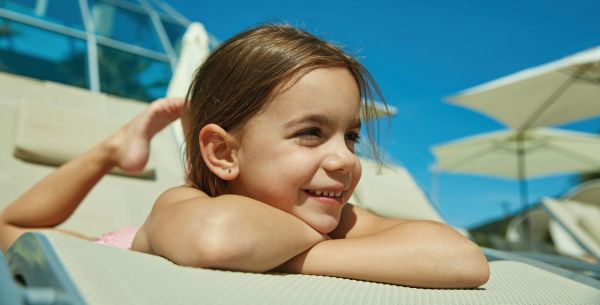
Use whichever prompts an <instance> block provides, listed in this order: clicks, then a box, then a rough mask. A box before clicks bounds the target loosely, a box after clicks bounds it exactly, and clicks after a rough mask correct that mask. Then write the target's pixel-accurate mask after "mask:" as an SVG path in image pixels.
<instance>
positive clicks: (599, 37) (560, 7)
mask: <svg viewBox="0 0 600 305" xmlns="http://www.w3.org/2000/svg"><path fill="white" fill-rule="evenodd" d="M167 2H168V3H169V4H171V6H173V8H175V9H176V10H177V11H179V12H181V13H182V14H183V15H184V16H186V17H187V18H188V19H190V20H192V21H200V22H202V23H203V24H204V25H205V27H206V28H207V30H208V31H209V32H211V33H212V34H213V35H214V36H216V37H218V38H219V39H221V40H225V39H227V38H229V37H231V36H233V35H234V34H236V33H238V32H240V31H242V30H244V29H247V28H249V27H251V26H253V25H257V24H260V23H263V22H286V23H289V24H292V25H296V26H300V27H302V28H305V29H307V30H309V31H310V32H312V33H314V34H316V35H318V36H320V37H323V38H325V39H327V40H330V41H333V42H335V43H337V44H338V45H340V46H342V47H343V48H344V49H345V50H346V51H348V52H350V53H351V54H354V55H355V56H357V57H358V59H359V60H360V61H361V62H362V63H363V64H364V65H365V66H366V67H367V68H368V69H369V71H370V72H371V73H372V74H373V76H374V77H375V79H376V80H377V82H378V83H379V85H380V86H381V88H382V89H383V92H384V95H385V97H386V99H387V102H388V103H389V104H391V105H393V106H395V107H396V108H398V110H399V112H398V115H397V116H396V117H395V118H393V119H392V121H391V123H390V129H389V131H387V133H386V135H387V136H386V141H385V143H384V146H385V148H386V149H387V151H388V152H389V153H390V154H391V156H392V157H393V159H394V160H395V161H396V162H398V163H400V164H402V165H403V166H405V167H406V168H407V169H408V170H409V171H410V173H411V174H412V175H413V177H414V179H415V180H416V182H417V183H418V184H419V185H420V186H421V188H423V190H424V191H425V192H426V193H428V194H429V195H430V196H432V195H433V194H432V192H431V191H432V181H434V180H432V176H431V174H430V172H429V167H430V165H431V164H432V163H434V158H433V155H432V154H431V147H432V146H434V145H436V144H439V143H442V142H446V141H449V140H453V139H457V138H461V137H465V136H469V135H474V134H477V133H481V132H486V131H492V130H498V129H502V128H503V126H502V125H500V124H498V123H496V122H495V121H493V120H491V119H489V118H486V117H484V116H482V115H480V114H478V113H475V112H472V111H469V110H466V109H463V108H460V107H456V106H452V105H449V104H447V103H445V102H444V99H445V97H447V96H449V95H453V94H455V93H457V92H459V91H461V90H464V89H467V88H469V87H472V86H475V85H478V84H481V83H484V82H487V81H490V80H493V79H496V78H499V77H502V76H505V75H508V74H511V73H513V72H517V71H519V70H522V69H525V68H528V67H532V66H536V65H540V64H543V63H546V62H548V61H552V60H555V59H558V58H560V57H563V56H567V55H570V54H572V53H574V52H577V51H581V50H584V49H586V48H590V47H594V46H597V45H600V22H598V20H599V19H600V18H599V17H598V12H600V1H597V0H581V1H579V0H575V1H552V0H549V1H539V0H536V1H522V0H521V1H516V0H508V1H477V0H468V1H427V0H425V1H360V2H358V1H357V2H353V1H259V0H258V1H191V0H167ZM566 128H570V129H577V130H582V131H591V132H598V131H600V120H599V119H593V120H589V121H586V122H583V123H578V124H572V125H569V126H566ZM436 177H437V178H436V181H437V185H438V192H437V196H433V197H437V199H438V200H437V202H438V208H439V210H440V212H441V213H442V215H443V216H444V217H445V218H446V219H447V220H448V222H449V223H450V224H453V225H457V226H472V225H474V224H477V223H481V222H483V221H487V220H489V219H491V218H495V217H499V216H501V215H503V214H504V213H505V208H503V206H505V207H506V208H508V211H511V212H515V211H517V210H518V209H519V206H520V205H519V201H518V192H517V182H516V181H511V180H501V179H493V178H486V177H477V176H464V175H454V174H441V175H438V176H436ZM573 180H574V178H573V177H572V176H562V177H552V178H543V179H536V180H532V181H530V183H529V186H530V198H531V201H532V202H533V201H535V200H536V199H537V198H539V197H540V196H555V195H557V194H560V193H562V192H564V191H566V190H568V189H569V188H570V187H571V186H572V185H573Z"/></svg>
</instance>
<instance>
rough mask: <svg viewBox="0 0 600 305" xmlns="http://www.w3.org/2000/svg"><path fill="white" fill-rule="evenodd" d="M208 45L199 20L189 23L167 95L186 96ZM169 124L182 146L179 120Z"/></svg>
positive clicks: (181, 131) (182, 139)
mask: <svg viewBox="0 0 600 305" xmlns="http://www.w3.org/2000/svg"><path fill="white" fill-rule="evenodd" d="M208 46H209V37H208V33H207V32H206V30H205V29H204V26H203V25H202V24H201V23H199V22H193V23H191V24H190V25H189V26H188V28H187V30H186V31H185V34H184V35H183V40H182V43H181V51H180V53H179V59H178V60H177V67H176V68H175V71H173V77H172V78H171V82H170V83H169V88H168V89H167V96H168V97H181V98H185V97H186V94H187V91H188V88H189V87H190V85H191V83H192V78H193V77H194V73H195V72H196V69H198V67H199V66H200V65H201V64H202V63H203V62H204V60H205V59H206V57H207V56H208V54H209V53H210V50H209V47H208ZM171 126H172V131H173V134H174V135H175V141H176V142H177V146H178V147H180V148H183V144H184V135H183V127H182V125H181V120H177V122H175V123H174V124H172V125H171ZM181 161H182V162H184V161H183V149H182V150H181Z"/></svg>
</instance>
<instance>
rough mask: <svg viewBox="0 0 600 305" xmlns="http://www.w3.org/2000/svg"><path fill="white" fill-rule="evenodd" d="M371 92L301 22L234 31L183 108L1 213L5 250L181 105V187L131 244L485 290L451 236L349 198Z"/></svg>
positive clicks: (139, 153) (194, 261) (274, 266)
mask: <svg viewBox="0 0 600 305" xmlns="http://www.w3.org/2000/svg"><path fill="white" fill-rule="evenodd" d="M373 90H375V91H377V89H376V86H375V85H374V83H373V81H372V80H371V77H370V76H369V74H368V73H367V72H366V70H365V69H364V68H363V67H362V66H361V65H360V64H359V63H358V62H357V61H356V60H354V59H353V58H351V57H349V56H347V55H346V54H344V53H343V52H342V51H341V50H340V49H338V48H337V47H335V46H333V45H331V44H329V43H327V42H324V41H322V40H320V39H318V38H316V37H314V36H312V35H310V34H308V33H306V32H304V31H302V30H298V29H294V28H292V27H288V26H274V25H268V26H262V27H258V28H255V29H252V30H249V31H247V32H244V33H241V34H239V35H237V36H235V37H233V38H232V39H230V40H229V41H227V42H225V43H223V44H222V45H221V46H220V47H219V48H218V49H217V50H215V51H214V52H213V53H212V54H211V55H210V56H209V57H208V58H207V60H206V61H205V63H204V64H203V65H202V66H201V67H200V69H199V70H198V71H197V73H196V75H195V78H194V81H193V83H192V85H191V87H190V90H189V92H188V97H187V102H186V103H185V106H182V103H183V102H182V101H179V100H175V99H171V100H161V101H157V102H155V103H153V104H152V105H151V106H150V107H149V109H148V110H147V111H146V112H144V113H142V114H141V115H139V116H138V117H137V118H135V119H134V120H133V121H131V122H130V123H129V124H127V125H126V126H124V127H123V128H122V129H121V130H119V131H118V132H117V133H116V134H114V135H113V136H112V137H110V138H109V139H107V140H106V141H105V142H103V143H101V144H99V145H98V146H97V147H95V148H93V149H92V150H90V151H89V152H87V153H86V154H84V155H82V156H80V157H78V158H77V159H75V160H72V161H70V162H69V163H67V164H65V165H64V166H62V167H60V168H59V169H57V170H56V171H55V172H54V173H52V174H51V175H50V176H48V177H46V178H44V180H42V181H41V182H40V183H38V184H37V185H36V186H34V187H33V188H32V189H30V190H29V191H28V192H26V193H25V194H24V195H22V196H21V197H20V198H18V199H17V200H16V201H15V202H14V203H12V204H11V205H10V206H9V207H7V208H6V209H5V210H4V211H3V212H2V214H1V215H0V217H1V218H0V220H1V223H0V224H1V225H2V228H1V230H0V232H2V233H1V234H0V237H1V239H0V241H1V242H2V247H3V249H4V250H6V249H7V248H8V246H9V245H10V244H11V243H12V242H13V241H14V240H15V239H16V238H17V237H18V236H19V235H20V234H22V233H24V232H26V231H31V230H33V229H34V228H41V227H53V226H56V225H58V224H60V223H61V222H63V221H64V220H65V219H66V218H68V217H69V215H71V213H72V212H73V211H74V209H75V208H76V207H77V205H78V204H79V203H80V201H81V200H82V198H83V197H84V196H85V195H86V194H87V192H88V191H89V190H90V189H91V188H92V187H93V185H94V184H95V183H97V182H98V180H99V179H100V178H101V177H102V176H103V175H104V174H106V173H107V172H108V171H109V170H110V169H111V168H112V167H114V166H118V167H120V168H122V169H124V170H126V171H139V170H141V169H142V168H143V166H144V164H145V162H146V160H147V158H148V143H149V141H150V139H151V138H152V136H153V135H154V134H155V133H156V132H158V131H159V130H160V129H162V128H164V127H165V126H166V125H168V124H169V123H170V122H171V121H173V120H174V119H175V118H177V117H178V116H179V114H180V112H182V113H183V117H182V119H183V124H184V130H185V132H186V143H187V144H186V149H187V151H186V158H187V166H186V176H187V182H186V183H185V184H184V185H182V186H179V187H175V188H172V189H169V190H167V191H165V192H164V193H163V194H162V195H161V196H160V197H159V198H158V199H157V200H156V202H155V205H154V207H153V209H152V212H151V213H150V215H149V216H148V218H147V220H146V222H145V223H144V224H143V226H142V227H141V228H140V229H139V230H138V231H137V234H135V239H134V240H133V242H132V244H131V249H132V250H135V251H140V252H144V253H149V254H155V255H160V256H163V257H165V258H167V259H169V260H171V261H173V262H175V263H177V264H180V265H186V266H196V267H204V268H217V269H227V270H239V271H251V272H267V271H271V270H274V271H278V272H290V273H303V274H317V275H330V276H338V277H345V278H353V279H362V280H368V281H376V282H384V283H392V284H399V285H407V286H415V287H431V288H470V287H478V286H480V285H482V284H484V283H485V282H486V281H487V279H488V276H489V269H488V265H487V261H486V259H485V257H484V256H483V254H482V253H481V251H480V250H479V248H478V247H477V246H476V245H474V244H473V243H472V242H470V241H469V240H467V239H466V238H464V237H463V236H462V235H460V234H459V233H457V232H456V231H455V230H453V229H451V228H449V227H448V226H446V225H443V224H439V223H435V222H431V221H405V220H399V219H390V218H383V217H379V216H376V215H374V214H372V213H370V212H368V211H366V210H364V209H361V208H359V207H356V206H353V205H351V204H348V203H347V201H348V199H349V198H350V196H351V195H352V191H353V190H354V188H355V187H356V185H357V183H358V181H359V179H360V175H361V166H360V162H359V159H358V157H357V156H356V154H355V145H356V143H357V142H358V140H359V134H360V128H361V120H360V117H361V116H359V113H361V115H362V118H365V119H370V118H372V116H373V113H371V111H370V110H369V109H372V108H370V107H361V106H365V105H366V103H368V101H371V100H373V99H372V98H371V96H372V93H371V92H372V91H373ZM182 107H183V108H184V110H183V111H181V109H182ZM367 127H368V125H367ZM367 131H368V132H367V133H368V134H372V132H369V130H367ZM73 175H77V176H76V179H73ZM66 177H69V178H70V179H67V178H66ZM57 185H60V186H61V188H60V189H58V190H57V191H53V192H50V191H49V190H50V189H54V188H55V187H56V186H57ZM390 191H394V190H390ZM32 211H35V212H32ZM71 234H73V233H72V232H71Z"/></svg>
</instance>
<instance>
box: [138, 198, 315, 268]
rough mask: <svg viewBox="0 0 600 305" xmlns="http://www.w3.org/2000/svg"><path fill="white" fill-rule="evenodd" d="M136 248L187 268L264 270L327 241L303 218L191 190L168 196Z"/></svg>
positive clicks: (244, 200) (248, 201)
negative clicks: (145, 243)
mask: <svg viewBox="0 0 600 305" xmlns="http://www.w3.org/2000/svg"><path fill="white" fill-rule="evenodd" d="M141 230H142V232H140V236H143V235H146V237H145V239H146V241H147V243H148V246H149V247H148V248H147V249H144V247H143V246H140V245H141V244H143V243H140V242H139V240H138V238H137V237H136V242H134V245H133V249H134V250H138V251H142V252H149V253H153V254H157V255H161V256H164V257H166V258H168V259H170V260H171V261H173V262H175V263H177V264H180V265H186V266H194V267H208V268H217V269H229V270H242V271H253V272H264V271H267V270H271V269H273V268H274V267H276V266H278V265H281V264H282V263H284V262H285V261H287V260H289V259H290V258H292V257H294V256H296V255H298V254H299V253H302V252H303V251H305V250H306V249H308V248H310V247H312V246H313V245H315V244H316V243H318V242H320V241H322V240H323V239H324V237H323V236H322V235H321V234H320V233H318V232H317V231H315V230H313V229H312V228H310V227H309V226H308V225H306V224H305V223H304V222H302V221H301V220H300V219H298V218H296V217H294V216H292V215H290V214H288V213H285V212H283V211H281V210H278V209H276V208H273V207H271V206H269V205H266V204H264V203H261V202H258V201H256V200H253V199H250V198H247V197H242V196H236V195H223V196H219V197H215V198H211V197H208V196H207V195H205V194H204V193H202V192H200V191H198V190H194V189H191V188H175V189H172V190H169V191H167V192H166V193H165V194H163V195H162V196H161V197H160V198H159V199H158V200H157V203H156V205H155V208H154V210H153V211H152V213H151V215H150V217H149V219H148V220H147V221H146V223H145V224H144V226H143V228H142V229H141Z"/></svg>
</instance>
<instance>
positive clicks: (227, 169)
mask: <svg viewBox="0 0 600 305" xmlns="http://www.w3.org/2000/svg"><path fill="white" fill-rule="evenodd" d="M223 170H226V171H227V173H228V174H231V168H223Z"/></svg>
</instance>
